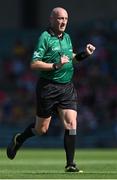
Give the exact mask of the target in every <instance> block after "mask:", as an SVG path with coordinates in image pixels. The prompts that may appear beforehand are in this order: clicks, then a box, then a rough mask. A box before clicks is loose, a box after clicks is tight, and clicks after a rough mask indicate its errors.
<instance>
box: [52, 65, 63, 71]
mask: <svg viewBox="0 0 117 180" xmlns="http://www.w3.org/2000/svg"><path fill="white" fill-rule="evenodd" d="M61 66H62V64H60V63H54V64H53V69H54V70H58V69H60V68H61Z"/></svg>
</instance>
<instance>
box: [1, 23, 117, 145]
mask: <svg viewBox="0 0 117 180" xmlns="http://www.w3.org/2000/svg"><path fill="white" fill-rule="evenodd" d="M76 32H77V33H76V34H75V37H74V39H75V40H74V42H73V44H74V49H75V50H78V51H80V50H82V48H83V47H85V46H86V44H87V43H89V42H90V43H92V44H94V45H95V46H96V51H95V53H94V55H92V56H91V57H89V58H88V59H87V60H85V61H83V62H80V63H78V64H75V65H74V66H75V74H74V84H75V86H76V89H77V93H78V102H79V106H78V131H79V135H80V137H90V136H95V137H96V136H98V142H97V143H98V145H99V146H102V144H101V142H102V139H103V138H104V141H105V139H106V140H107V142H110V141H109V138H110V139H111V137H112V139H113V142H111V146H113V147H114V146H117V83H116V82H117V21H116V20H114V21H111V22H110V23H107V22H105V21H97V22H95V23H94V22H93V23H89V24H85V25H82V26H81V27H78V29H77V31H76ZM34 46H35V44H31V45H27V46H26V45H25V44H24V43H23V41H22V38H20V39H16V41H15V42H14V45H13V47H12V48H11V51H10V54H6V55H4V56H2V57H0V74H1V75H0V125H2V124H7V125H9V126H15V125H21V124H22V125H24V124H25V123H27V122H28V121H32V120H33V117H34V115H35V86H36V80H37V78H38V74H37V73H35V72H32V71H31V70H30V61H31V57H32V52H33V50H34ZM53 125H54V127H55V128H51V127H50V132H49V133H50V134H51V135H61V133H62V127H61V125H60V123H59V121H58V120H57V121H56V117H53V123H52V125H51V126H53ZM56 129H57V130H56ZM99 138H100V141H99Z"/></svg>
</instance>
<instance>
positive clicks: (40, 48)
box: [32, 33, 47, 61]
mask: <svg viewBox="0 0 117 180" xmlns="http://www.w3.org/2000/svg"><path fill="white" fill-rule="evenodd" d="M46 39H47V38H46V36H45V34H44V33H43V34H42V35H41V36H40V37H39V38H38V42H37V46H36V48H35V50H34V52H33V55H32V61H36V60H42V59H43V57H44V55H45V53H46V51H47V40H46Z"/></svg>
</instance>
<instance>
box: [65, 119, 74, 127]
mask: <svg viewBox="0 0 117 180" xmlns="http://www.w3.org/2000/svg"><path fill="white" fill-rule="evenodd" d="M64 125H65V129H76V126H77V124H76V120H69V121H67V122H65V124H64Z"/></svg>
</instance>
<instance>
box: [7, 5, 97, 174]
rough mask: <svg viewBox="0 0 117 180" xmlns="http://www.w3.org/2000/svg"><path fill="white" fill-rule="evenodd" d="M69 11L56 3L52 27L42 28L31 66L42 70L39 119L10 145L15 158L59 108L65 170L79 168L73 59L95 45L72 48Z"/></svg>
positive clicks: (9, 151) (85, 54)
mask: <svg viewBox="0 0 117 180" xmlns="http://www.w3.org/2000/svg"><path fill="white" fill-rule="evenodd" d="M67 22H68V13H67V11H66V10H65V9H64V8H61V7H56V8H54V9H53V10H52V12H51V15H50V27H49V28H48V29H47V30H45V31H44V32H42V34H41V35H40V37H39V39H38V43H37V46H36V48H35V51H34V53H33V57H32V62H31V65H30V66H31V69H32V70H38V71H40V75H39V76H40V78H39V80H38V82H37V86H36V101H37V105H36V121H35V123H32V124H30V125H29V126H28V127H27V128H26V129H25V130H24V132H22V133H17V134H16V135H15V136H13V138H12V140H11V143H10V144H9V146H8V148H7V156H8V158H10V159H14V158H15V156H16V153H17V151H18V149H19V148H20V147H21V145H22V144H23V143H24V141H25V140H26V139H28V138H30V137H32V136H35V135H36V134H39V135H42V134H44V133H46V132H47V130H48V128H49V124H50V121H51V117H52V112H53V111H55V110H56V111H57V114H58V115H59V118H60V120H61V121H62V122H63V125H64V149H65V153H66V166H65V171H66V172H79V168H78V166H77V165H76V164H75V162H74V155H75V138H76V133H77V101H76V100H77V93H76V90H75V88H74V85H73V83H72V78H73V73H74V67H73V61H74V60H75V61H82V60H83V59H85V58H87V57H88V56H90V55H91V54H92V53H93V52H94V50H95V47H94V46H93V45H92V44H88V45H87V46H86V48H85V50H84V52H81V53H78V54H75V53H74V52H73V47H72V42H71V39H70V36H69V35H68V34H67V33H65V29H66V25H67Z"/></svg>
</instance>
